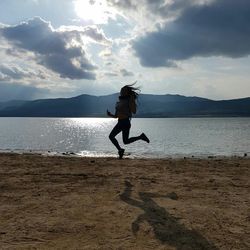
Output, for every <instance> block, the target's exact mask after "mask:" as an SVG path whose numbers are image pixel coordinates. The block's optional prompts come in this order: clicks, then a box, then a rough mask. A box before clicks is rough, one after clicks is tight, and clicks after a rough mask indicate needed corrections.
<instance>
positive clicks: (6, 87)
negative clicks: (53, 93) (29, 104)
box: [0, 73, 50, 102]
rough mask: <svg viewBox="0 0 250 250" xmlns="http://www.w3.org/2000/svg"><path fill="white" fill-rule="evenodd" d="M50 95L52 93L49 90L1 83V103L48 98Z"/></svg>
mask: <svg viewBox="0 0 250 250" xmlns="http://www.w3.org/2000/svg"><path fill="white" fill-rule="evenodd" d="M0 78H1V73H0ZM49 93H50V92H49V91H48V90H47V89H42V88H37V87H33V86H26V85H21V84H17V83H7V82H0V102H5V101H9V100H32V99H37V98H44V97H46V96H48V95H49Z"/></svg>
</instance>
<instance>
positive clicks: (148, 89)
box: [0, 0, 250, 102]
mask: <svg viewBox="0 0 250 250" xmlns="http://www.w3.org/2000/svg"><path fill="white" fill-rule="evenodd" d="M249 55H250V1H249V0H237V1H236V0H50V1H49V0H1V1H0V102H1V101H8V100H13V99H22V100H31V99H39V98H57V97H72V96H77V95H81V94H91V95H107V94H111V93H115V92H119V90H120V88H121V87H122V86H124V85H126V84H131V83H133V82H135V81H137V85H138V86H140V87H141V92H142V93H151V94H180V95H185V96H200V97H205V98H210V99H214V100H221V99H235V98H243V97H249V96H250V80H249V78H250V67H249V66H250V56H249Z"/></svg>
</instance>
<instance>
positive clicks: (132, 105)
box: [129, 96, 136, 114]
mask: <svg viewBox="0 0 250 250" xmlns="http://www.w3.org/2000/svg"><path fill="white" fill-rule="evenodd" d="M129 109H130V111H131V112H132V113H133V114H135V113H136V103H135V97H134V96H131V97H130V98H129Z"/></svg>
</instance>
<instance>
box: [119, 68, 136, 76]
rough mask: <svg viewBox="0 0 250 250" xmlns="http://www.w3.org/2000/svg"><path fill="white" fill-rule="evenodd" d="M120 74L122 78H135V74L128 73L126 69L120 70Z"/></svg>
mask: <svg viewBox="0 0 250 250" xmlns="http://www.w3.org/2000/svg"><path fill="white" fill-rule="evenodd" d="M120 73H121V75H122V76H134V73H133V72H131V71H128V70H126V69H120Z"/></svg>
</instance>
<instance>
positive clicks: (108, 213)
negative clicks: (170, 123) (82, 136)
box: [0, 153, 250, 250]
mask: <svg viewBox="0 0 250 250" xmlns="http://www.w3.org/2000/svg"><path fill="white" fill-rule="evenodd" d="M249 180H250V159H249V158H236V157H235V158H211V159H210V158H209V159H195V158H191V159H159V160H156V159H123V160H118V159H114V158H77V157H48V156H47V157H46V156H40V155H34V154H23V155H20V154H7V153H5V154H4V153H3V154H0V190H1V192H0V215H1V216H0V249H190V250H191V249H225V250H228V249H250V237H249V232H250V195H249V193H250V192H249V191H250V189H249Z"/></svg>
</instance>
